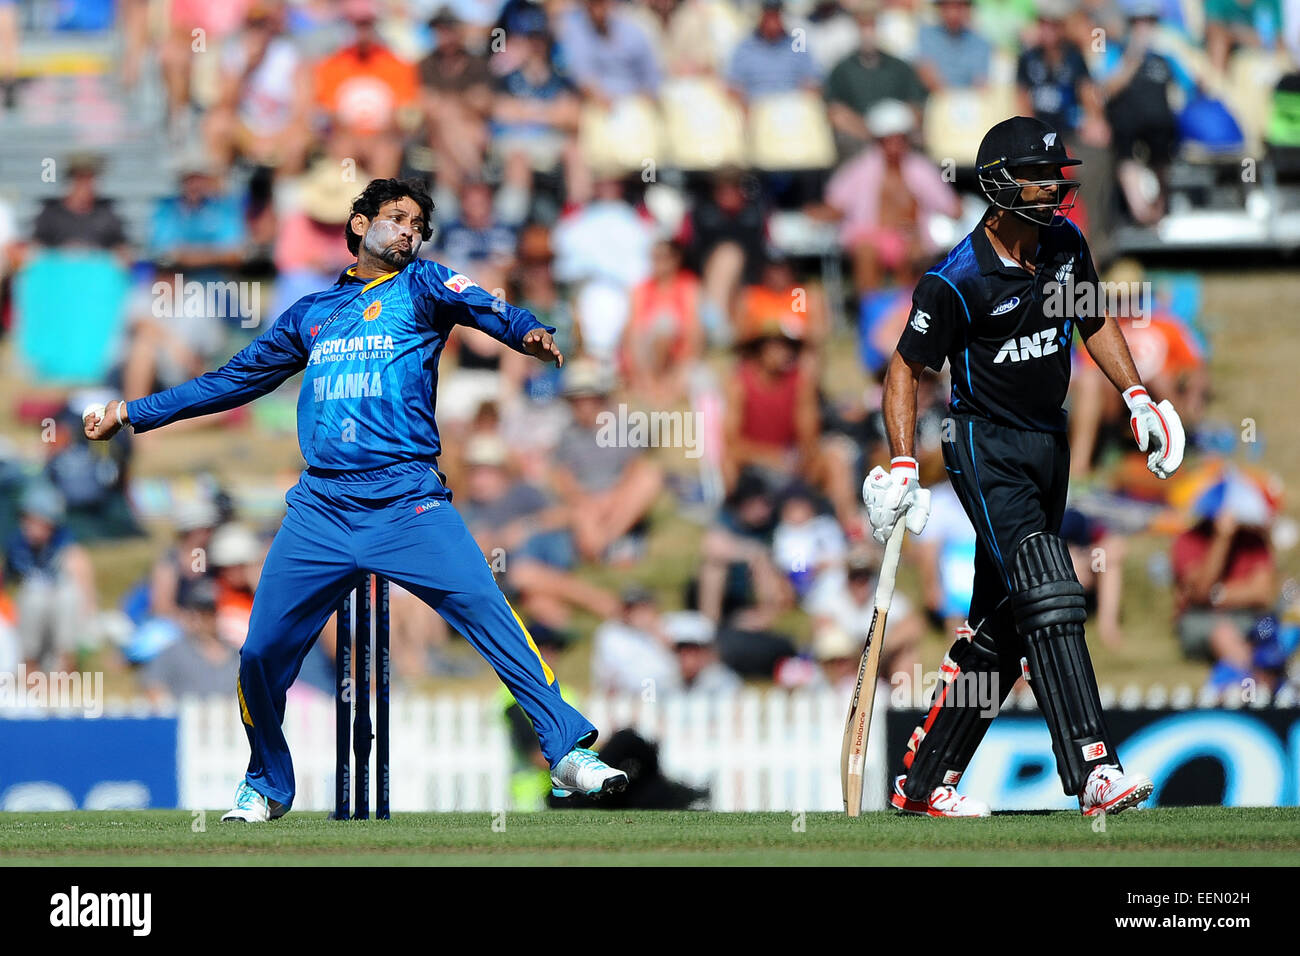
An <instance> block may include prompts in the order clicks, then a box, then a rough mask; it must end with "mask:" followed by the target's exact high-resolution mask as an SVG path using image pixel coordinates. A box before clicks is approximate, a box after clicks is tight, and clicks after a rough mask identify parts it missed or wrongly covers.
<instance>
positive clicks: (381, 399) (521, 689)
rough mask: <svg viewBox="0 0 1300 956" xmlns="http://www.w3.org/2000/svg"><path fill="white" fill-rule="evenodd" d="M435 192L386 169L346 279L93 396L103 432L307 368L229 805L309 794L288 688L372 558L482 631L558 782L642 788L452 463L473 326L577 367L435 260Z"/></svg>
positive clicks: (210, 406) (97, 431) (250, 662)
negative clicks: (449, 368)
mask: <svg viewBox="0 0 1300 956" xmlns="http://www.w3.org/2000/svg"><path fill="white" fill-rule="evenodd" d="M432 209H433V203H432V201H431V200H430V198H429V195H428V193H427V192H426V191H425V189H424V187H423V186H422V185H420V184H419V183H418V182H415V181H399V180H396V179H377V180H374V181H373V182H371V183H370V184H369V185H368V186H366V188H365V190H364V191H363V192H362V193H361V195H360V196H358V197H357V199H356V200H355V201H354V202H353V204H352V210H351V214H350V215H349V217H348V221H347V224H346V225H345V226H344V237H343V238H344V239H345V240H346V241H347V245H348V250H349V251H350V252H351V253H352V254H353V255H355V256H356V257H357V262H356V265H355V266H352V267H349V268H348V269H346V270H345V271H344V272H343V273H342V274H341V275H340V276H339V277H338V281H337V282H335V283H334V285H333V286H331V287H330V288H328V289H326V290H324V291H322V292H317V293H314V294H312V295H308V296H306V297H304V298H302V299H300V300H299V301H298V302H296V303H294V305H292V306H291V307H290V308H289V309H288V310H287V311H286V312H285V313H284V314H283V315H281V316H280V317H279V318H278V319H277V320H276V322H275V324H274V325H272V326H271V327H270V328H269V329H267V330H266V331H265V332H264V333H263V334H262V335H260V336H259V337H258V338H257V339H255V340H254V341H253V342H252V343H251V344H249V345H248V347H247V348H245V349H243V350H242V351H240V352H239V353H238V354H237V355H235V356H234V357H233V358H232V359H230V361H228V362H227V363H226V364H225V365H224V366H222V367H221V368H219V369H217V370H215V371H212V372H208V373H207V374H205V375H201V376H199V377H198V378H195V379H192V380H190V381H188V382H185V383H183V384H181V385H178V386H176V387H175V388H170V389H167V390H166V391H163V392H158V393H157V394H154V395H149V396H147V397H145V398H140V399H136V400H134V401H130V402H127V401H121V400H116V401H113V402H110V403H108V405H107V407H105V406H102V405H101V406H95V407H92V408H90V409H87V411H86V416H85V419H84V423H85V432H86V435H87V437H89V438H92V439H97V440H105V439H109V438H112V437H113V435H115V434H116V433H117V431H118V430H119V429H120V428H122V427H123V426H126V425H129V426H130V427H132V428H134V429H135V431H136V432H144V431H149V430H151V429H154V428H161V427H162V426H164V425H167V424H169V423H171V422H175V421H179V420H181V419H185V418H195V417H197V416H199V415H211V414H213V413H215V412H222V411H226V410H227V409H231V408H235V407H237V406H239V405H243V404H245V403H247V402H251V401H252V400H253V399H255V398H257V397H258V396H261V395H265V394H267V393H268V392H271V391H272V390H274V389H275V388H276V387H278V386H279V385H280V384H281V383H282V382H284V381H285V380H286V379H288V378H289V377H290V376H293V375H296V374H298V373H299V372H302V373H303V379H302V386H301V390H300V391H299V393H298V444H299V448H300V449H301V451H302V456H303V459H304V460H305V461H306V463H307V469H306V471H304V472H303V474H302V476H301V478H300V479H299V481H298V483H297V484H296V485H295V486H294V487H293V488H292V489H290V491H289V493H288V494H287V495H286V496H285V501H286V504H287V505H288V511H287V513H286V514H285V517H284V521H283V523H282V524H281V526H280V530H279V531H278V532H277V534H276V536H275V541H274V542H273V543H272V545H271V548H270V551H269V553H268V554H267V557H266V563H265V565H264V568H263V572H262V586H261V587H259V588H258V589H257V594H256V597H255V599H254V602H253V609H252V616H251V619H250V621H249V630H248V637H247V640H246V641H245V643H244V647H243V650H242V651H241V652H240V662H239V682H238V685H237V687H236V693H237V696H238V700H239V711H240V714H241V716H242V718H243V723H244V731H245V733H246V734H247V735H248V744H249V747H250V749H251V751H252V755H251V757H250V758H249V762H248V773H247V774H246V776H245V777H244V780H243V781H242V782H241V783H240V784H239V788H238V790H237V791H236V794H235V805H234V809H232V810H231V811H230V812H229V813H228V814H226V815H225V816H224V817H222V819H223V820H242V821H246V822H249V823H257V822H265V821H267V820H273V819H276V818H278V817H281V816H283V815H284V814H285V813H287V812H288V811H289V809H290V808H291V807H292V806H293V798H294V791H295V785H294V775H293V762H292V759H291V757H290V754H289V748H288V745H287V744H286V742H285V738H284V733H283V731H282V730H281V723H282V722H283V720H284V707H285V693H286V692H287V691H288V689H289V686H290V685H291V684H292V683H293V681H294V679H295V678H296V677H297V676H298V671H299V668H301V666H302V662H303V658H304V657H306V655H307V652H308V651H309V650H310V649H311V646H312V644H313V643H314V642H315V640H316V637H317V635H318V634H319V633H320V632H321V629H322V627H323V626H324V624H325V622H326V620H327V619H328V618H329V616H330V614H331V612H332V611H333V609H334V607H335V606H336V605H337V603H338V601H339V598H341V597H342V596H343V594H344V592H345V591H346V590H348V589H349V588H350V587H351V586H353V585H354V584H355V582H356V579H357V576H358V574H359V573H362V572H367V571H369V572H374V573H376V574H381V575H383V576H384V577H386V578H388V579H389V580H390V581H394V582H396V583H397V584H400V585H401V586H402V587H404V588H406V589H407V590H408V591H410V592H411V593H413V594H415V595H417V596H418V597H420V598H421V599H422V600H423V601H424V602H425V603H426V604H428V605H429V606H430V607H431V608H433V609H434V610H435V611H437V612H438V613H439V614H441V615H442V616H443V618H445V619H446V620H447V622H448V623H449V624H451V626H452V627H454V628H455V629H456V630H457V631H459V632H460V633H461V634H463V635H464V636H465V638H466V639H467V640H468V641H469V642H470V643H471V644H472V645H473V646H474V648H475V649H476V650H477V651H478V652H479V653H480V654H482V655H483V657H484V658H485V659H486V660H487V661H488V663H490V664H491V665H492V667H493V669H494V670H495V671H496V673H497V676H498V677H500V678H501V680H502V682H503V683H504V684H505V685H506V687H508V688H509V689H510V693H511V694H512V695H513V696H514V698H515V700H516V701H518V702H519V704H520V706H521V707H522V708H523V710H524V712H525V713H526V714H527V715H528V717H529V719H530V720H531V721H532V724H533V728H534V729H535V730H536V731H537V736H538V738H539V740H540V742H541V748H542V753H543V754H544V755H545V757H546V760H547V762H548V763H549V764H550V767H551V784H552V787H553V788H554V791H555V793H556V795H557V796H566V795H568V794H570V793H584V794H588V795H591V796H597V795H600V794H603V793H614V792H618V791H621V790H623V789H624V788H625V787H626V786H627V775H626V774H624V773H623V772H622V771H619V770H614V769H612V768H610V767H608V766H606V765H605V763H604V762H603V761H601V760H600V758H599V757H597V755H596V754H595V753H594V752H593V751H592V750H590V749H589V748H590V746H591V745H592V744H593V743H594V742H595V740H596V737H597V731H596V728H595V727H593V726H592V724H591V722H590V721H588V720H587V719H586V718H585V717H583V715H582V714H580V713H579V712H578V711H577V710H575V709H574V708H573V707H572V706H570V705H569V704H568V703H567V702H566V701H565V700H564V698H563V697H562V696H561V695H560V687H559V684H558V682H557V681H556V679H555V675H554V674H553V673H552V671H551V669H550V667H548V666H547V664H546V662H545V661H544V660H543V659H542V657H541V655H540V654H539V653H538V651H537V647H536V645H535V644H534V643H533V639H532V637H531V636H530V635H529V633H528V629H527V628H526V627H525V626H524V624H523V621H522V620H521V619H520V618H519V616H518V615H517V614H516V613H515V612H514V610H513V608H511V606H510V604H509V603H508V602H507V601H506V598H505V596H504V595H503V594H502V593H501V591H500V589H499V588H498V587H497V585H496V581H495V580H494V579H493V577H492V572H491V570H490V568H489V567H488V564H487V561H486V560H484V558H483V554H482V552H481V551H480V550H479V548H478V545H477V544H475V542H474V539H473V538H472V537H471V536H470V533H469V531H467V530H466V528H465V523H464V522H463V521H462V520H461V517H460V515H459V514H457V512H456V509H455V508H454V507H452V503H451V499H452V493H451V491H450V490H449V489H448V488H447V486H446V484H445V483H444V478H443V475H442V473H441V472H439V470H438V456H439V454H440V453H441V446H440V444H439V440H438V426H437V423H436V422H435V420H434V405H435V399H436V395H437V391H438V357H439V356H440V355H441V354H442V350H443V347H444V346H445V345H446V344H447V340H448V338H449V337H450V336H451V334H452V331H453V330H454V329H455V327H456V326H457V325H466V326H470V327H472V328H476V329H480V330H482V331H483V332H486V333H487V334H488V335H491V336H492V337H493V338H495V339H497V340H499V341H501V342H504V343H505V344H506V345H508V346H510V347H511V348H513V349H515V350H516V351H519V352H522V353H525V354H527V355H532V356H534V357H535V358H538V359H540V360H542V361H548V362H554V363H555V365H556V367H559V366H560V365H562V364H563V362H564V357H563V355H561V354H560V350H559V349H558V348H557V347H556V345H555V342H554V340H553V339H552V337H551V334H552V333H553V332H554V331H555V330H554V329H553V328H549V327H546V326H543V325H541V323H539V322H538V321H537V319H536V318H535V317H534V316H533V315H532V314H531V313H530V312H527V311H525V310H524V309H520V308H516V307H514V306H511V305H507V304H506V303H505V302H503V301H501V300H499V299H497V298H495V297H493V296H492V295H490V294H488V293H487V292H485V291H484V290H483V289H481V288H480V287H479V286H477V285H475V284H474V282H473V281H471V280H470V279H469V278H467V277H466V276H464V275H460V274H458V273H454V272H452V271H451V270H450V269H448V268H447V267H446V266H443V265H440V264H438V263H436V262H432V261H430V260H428V259H421V258H419V251H420V245H421V243H422V242H425V241H427V240H428V239H429V237H430V236H431V235H432V228H431V225H430V214H431V212H432Z"/></svg>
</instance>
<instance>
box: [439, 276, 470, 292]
mask: <svg viewBox="0 0 1300 956" xmlns="http://www.w3.org/2000/svg"><path fill="white" fill-rule="evenodd" d="M442 284H443V285H445V286H446V287H447V288H448V289H450V290H451V291H452V292H455V293H456V294H457V295H459V294H460V293H462V292H464V291H465V290H466V289H468V288H469V287H470V286H472V285H476V283H475V282H474V280H473V279H471V278H470V277H469V276H466V275H461V274H460V273H459V272H457V273H456V274H455V275H454V276H451V277H450V278H448V279H445V280H443V283H442Z"/></svg>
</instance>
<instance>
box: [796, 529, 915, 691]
mask: <svg viewBox="0 0 1300 956" xmlns="http://www.w3.org/2000/svg"><path fill="white" fill-rule="evenodd" d="M877 561H878V559H877V558H876V556H875V554H874V553H873V552H872V551H871V550H870V549H869V548H867V547H865V546H861V547H858V548H855V549H854V550H853V551H851V552H850V553H849V555H848V557H847V558H846V560H845V562H844V564H843V565H842V566H839V567H833V568H830V569H829V570H827V571H826V572H825V573H823V574H821V575H819V576H818V578H817V580H816V581H815V582H814V583H813V586H812V589H811V590H810V591H809V592H808V596H807V598H805V599H804V602H803V608H804V610H805V611H807V612H808V613H809V614H810V615H811V616H812V619H813V629H814V633H816V632H817V630H818V629H820V628H823V627H827V626H833V627H836V628H839V629H840V630H841V631H843V632H844V633H846V634H849V635H856V636H857V640H858V641H859V642H862V641H865V640H866V636H867V635H868V634H869V633H871V618H872V615H873V613H874V611H875V596H876V577H875V574H876V569H877ZM924 634H925V621H924V620H923V619H922V618H921V616H920V615H919V614H917V613H916V611H915V610H913V608H912V605H911V602H910V601H908V600H907V597H906V595H903V594H899V593H898V592H897V591H895V592H894V601H893V604H891V605H890V608H889V618H888V619H887V620H886V622H885V643H884V647H883V649H882V650H881V660H880V676H881V678H882V679H885V680H888V679H889V677H890V676H892V675H893V674H898V673H904V674H907V675H908V676H909V677H910V676H911V675H912V673H913V671H914V668H916V667H917V666H918V665H919V664H920V655H919V649H920V643H921V638H922V636H923V635H924ZM856 653H857V654H858V655H860V654H861V653H862V647H861V643H859V645H858V649H857V652H856Z"/></svg>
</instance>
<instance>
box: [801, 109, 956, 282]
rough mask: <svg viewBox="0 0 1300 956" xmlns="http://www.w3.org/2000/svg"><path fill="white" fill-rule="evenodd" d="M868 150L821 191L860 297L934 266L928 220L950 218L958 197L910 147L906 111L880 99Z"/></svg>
mask: <svg viewBox="0 0 1300 956" xmlns="http://www.w3.org/2000/svg"><path fill="white" fill-rule="evenodd" d="M866 122H867V127H868V129H869V131H870V133H871V137H872V140H873V145H872V146H869V147H868V148H867V149H865V150H863V151H862V152H861V153H859V154H858V155H857V156H855V157H854V158H853V159H851V160H849V161H848V162H847V163H845V164H844V165H843V166H841V167H840V168H839V169H838V170H837V171H836V172H835V175H834V176H832V177H831V181H830V183H828V184H827V187H826V203H825V214H826V215H827V216H828V217H830V218H832V219H835V220H837V221H838V222H839V225H840V242H841V243H842V244H843V245H844V248H845V249H846V250H847V251H848V253H849V256H850V257H851V259H852V261H853V286H854V289H855V291H856V292H857V293H858V295H863V294H865V293H869V292H875V291H877V290H878V289H880V288H881V285H882V283H883V281H884V279H885V276H886V275H889V276H891V277H892V278H893V280H894V282H895V284H897V285H900V286H910V285H911V284H913V283H914V282H915V281H916V279H917V278H918V277H919V276H920V273H921V271H922V270H923V269H924V268H925V267H926V266H928V265H929V264H930V263H931V262H933V261H934V259H935V257H936V256H937V255H938V252H939V250H938V248H937V247H936V245H935V243H934V240H933V239H931V238H930V230H929V224H930V220H931V218H932V217H934V216H948V217H950V218H956V217H957V216H959V215H960V214H961V200H960V199H959V198H958V196H957V193H956V191H955V190H954V189H953V188H952V185H951V184H949V183H947V182H945V181H944V178H943V176H942V175H941V174H940V172H939V170H938V168H937V167H936V166H935V165H934V163H933V162H931V161H930V160H929V159H928V158H927V157H926V156H924V155H923V154H922V153H921V152H919V151H918V150H916V149H914V148H913V147H912V144H911V136H912V134H913V133H914V132H915V130H916V117H915V114H914V113H913V111H912V109H911V108H910V107H909V106H907V105H906V104H904V103H902V102H901V101H899V100H881V101H879V102H877V103H876V105H875V106H873V107H872V108H871V111H870V113H868V114H867V119H866Z"/></svg>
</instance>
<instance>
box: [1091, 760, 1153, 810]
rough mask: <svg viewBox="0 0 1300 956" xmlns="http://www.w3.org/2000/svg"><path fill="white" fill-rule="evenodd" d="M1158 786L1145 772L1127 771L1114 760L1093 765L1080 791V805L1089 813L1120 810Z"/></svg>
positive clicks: (1149, 794) (1125, 808)
mask: <svg viewBox="0 0 1300 956" xmlns="http://www.w3.org/2000/svg"><path fill="white" fill-rule="evenodd" d="M1154 789H1155V786H1154V785H1153V784H1152V783H1151V780H1150V778H1148V777H1147V776H1146V775H1145V774H1141V773H1124V772H1123V771H1122V770H1120V769H1119V767H1117V766H1115V765H1114V764H1113V763H1104V764H1102V765H1101V766H1099V767H1093V768H1092V773H1090V774H1088V782H1087V783H1085V784H1084V785H1083V793H1081V794H1080V795H1079V809H1080V810H1082V811H1083V815H1084V816H1085V817H1090V816H1092V815H1093V814H1096V813H1119V812H1120V811H1121V810H1127V809H1128V808H1129V807H1136V806H1137V805H1138V804H1139V803H1141V802H1142V801H1143V800H1145V799H1146V798H1147V797H1149V796H1151V791H1153V790H1154Z"/></svg>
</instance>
